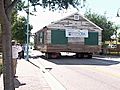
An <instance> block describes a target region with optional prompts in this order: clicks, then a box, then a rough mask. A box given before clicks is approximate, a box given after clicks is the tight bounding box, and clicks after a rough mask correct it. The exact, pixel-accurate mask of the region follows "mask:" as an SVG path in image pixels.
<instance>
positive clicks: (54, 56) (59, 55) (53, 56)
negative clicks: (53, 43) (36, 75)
mask: <svg viewBox="0 0 120 90" xmlns="http://www.w3.org/2000/svg"><path fill="white" fill-rule="evenodd" d="M60 57H61V54H60V53H52V54H51V58H53V59H56V58H60Z"/></svg>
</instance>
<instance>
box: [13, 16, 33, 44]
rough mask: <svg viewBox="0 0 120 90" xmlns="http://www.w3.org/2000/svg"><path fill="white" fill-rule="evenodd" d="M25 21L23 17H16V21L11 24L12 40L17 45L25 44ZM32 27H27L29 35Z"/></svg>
mask: <svg viewBox="0 0 120 90" xmlns="http://www.w3.org/2000/svg"><path fill="white" fill-rule="evenodd" d="M26 25H27V20H26V18H25V17H18V18H17V20H15V22H14V23H13V24H12V39H13V40H17V41H18V42H19V43H21V44H24V43H26V38H27V35H26V33H27V29H26ZM31 29H33V26H32V25H29V35H30V34H31Z"/></svg>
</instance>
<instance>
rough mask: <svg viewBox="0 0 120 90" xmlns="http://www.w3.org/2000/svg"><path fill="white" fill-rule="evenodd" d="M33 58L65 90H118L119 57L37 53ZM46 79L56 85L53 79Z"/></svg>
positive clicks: (119, 76)
mask: <svg viewBox="0 0 120 90" xmlns="http://www.w3.org/2000/svg"><path fill="white" fill-rule="evenodd" d="M35 58H37V63H36V64H38V65H39V64H41V65H42V66H43V67H44V69H45V70H47V71H48V72H49V73H50V75H51V76H52V77H53V78H54V79H55V80H56V81H58V82H59V83H60V84H61V85H62V86H63V87H64V88H65V89H66V90H120V73H119V72H120V58H119V57H108V56H107V57H106V56H100V57H98V56H97V57H93V58H92V59H76V58H74V57H71V56H69V57H68V56H64V57H62V58H61V59H45V58H44V57H43V56H39V55H38V56H37V57H35ZM46 79H49V77H48V78H47V77H46ZM48 81H49V83H52V84H51V85H56V83H55V82H54V83H53V82H52V81H53V80H51V81H50V80H48Z"/></svg>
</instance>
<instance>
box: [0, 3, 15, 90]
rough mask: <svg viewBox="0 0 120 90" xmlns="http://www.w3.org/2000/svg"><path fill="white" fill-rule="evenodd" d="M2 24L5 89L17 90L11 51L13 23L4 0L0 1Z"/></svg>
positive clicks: (0, 21)
mask: <svg viewBox="0 0 120 90" xmlns="http://www.w3.org/2000/svg"><path fill="white" fill-rule="evenodd" d="M0 24H1V29H2V53H3V81H4V90H15V88H14V78H13V68H12V64H13V63H12V58H11V57H12V52H11V24H10V20H9V18H8V16H7V15H6V12H5V9H4V5H3V1H0Z"/></svg>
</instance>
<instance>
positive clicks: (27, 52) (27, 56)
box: [26, 0, 30, 61]
mask: <svg viewBox="0 0 120 90" xmlns="http://www.w3.org/2000/svg"><path fill="white" fill-rule="evenodd" d="M29 6H30V5H29V0H28V8H27V47H26V48H27V51H26V60H27V61H29V14H30V12H29Z"/></svg>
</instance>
